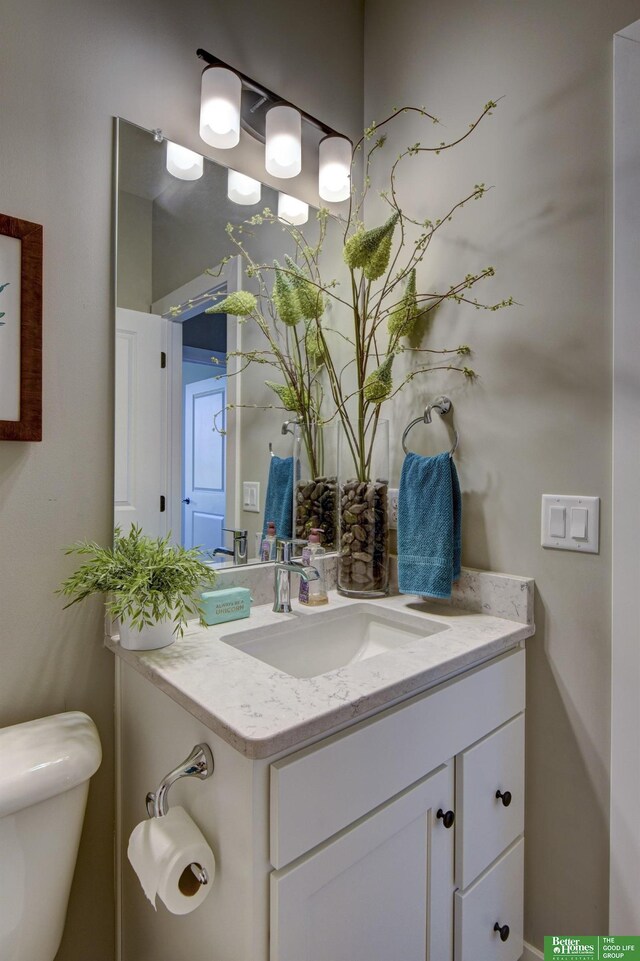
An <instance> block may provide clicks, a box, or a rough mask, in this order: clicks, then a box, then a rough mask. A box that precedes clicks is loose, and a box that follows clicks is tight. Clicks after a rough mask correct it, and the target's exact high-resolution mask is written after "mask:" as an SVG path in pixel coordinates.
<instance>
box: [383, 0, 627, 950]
mask: <svg viewBox="0 0 640 961" xmlns="http://www.w3.org/2000/svg"><path fill="white" fill-rule="evenodd" d="M638 16H640V3H638V0H611V2H609V3H602V2H601V0H562V2H560V3H559V2H558V0H529V2H527V3H522V2H520V3H513V2H512V0H485V2H483V3H475V2H471V0H428V2H426V3H425V2H423V0H405V2H404V3H403V4H395V5H389V4H388V3H384V2H382V0H367V6H366V39H365V57H366V71H365V91H366V98H365V122H369V121H370V120H371V119H373V118H376V119H377V120H381V119H382V118H383V117H384V116H385V115H386V114H387V112H388V111H389V110H390V108H391V107H392V106H393V105H395V104H402V103H405V102H408V103H413V104H422V103H424V104H426V105H427V107H428V108H429V109H431V110H432V111H433V112H434V113H435V114H436V115H437V116H439V117H440V118H441V119H442V120H443V122H444V123H446V125H447V126H446V128H444V129H443V128H433V127H429V126H427V127H426V129H424V128H419V125H418V124H417V123H416V122H415V120H413V119H411V118H406V122H405V123H404V136H403V137H399V138H395V137H394V138H393V142H392V143H391V144H390V145H389V148H388V151H387V152H388V154H389V155H391V156H393V155H394V154H395V153H397V150H398V149H399V148H400V147H401V146H402V145H403V143H406V144H410V143H414V142H415V141H416V140H422V141H423V142H425V143H426V142H429V141H430V142H434V140H435V142H439V141H440V140H444V139H448V138H450V137H452V135H454V134H456V133H458V132H460V133H462V132H464V130H465V129H466V125H467V124H468V123H469V122H470V121H471V120H473V118H474V115H475V114H476V113H477V112H479V110H480V109H481V108H482V106H483V104H484V103H485V102H486V101H488V100H489V99H491V98H493V99H496V98H498V97H500V96H502V95H503V94H506V97H505V99H504V100H503V101H502V102H501V103H500V104H499V107H498V110H497V111H496V114H495V116H494V117H492V118H490V119H489V120H488V121H487V122H486V125H484V124H483V127H482V129H481V130H479V131H478V133H477V135H476V136H475V137H474V138H473V140H471V141H469V142H467V143H466V144H465V145H463V146H462V147H460V148H459V150H458V151H457V152H455V153H451V154H449V153H445V154H441V155H440V156H439V157H433V158H431V159H430V160H428V161H426V162H423V161H421V160H415V161H409V162H408V163H407V166H406V168H404V169H405V172H404V173H403V174H401V176H400V178H399V184H400V202H401V204H405V205H406V206H407V207H410V206H412V205H415V206H414V209H416V208H417V209H418V210H419V211H421V212H422V216H423V217H424V216H430V217H432V218H435V217H436V216H439V215H440V212H441V210H442V206H443V205H444V204H446V202H447V201H448V200H450V199H455V197H456V195H459V196H462V194H461V191H463V190H464V189H465V188H467V187H469V188H472V187H473V185H474V184H475V183H478V182H482V181H484V182H485V183H487V184H495V185H496V189H495V190H493V191H491V193H490V194H488V195H487V196H486V198H485V199H484V200H482V201H481V202H479V203H474V204H472V205H470V206H469V207H468V208H466V209H465V210H464V211H462V213H461V215H460V216H459V217H456V219H455V221H454V222H453V223H451V224H449V225H448V232H447V233H446V239H445V240H443V241H442V242H440V243H438V244H436V245H434V249H433V256H431V255H430V259H429V267H428V268H426V269H425V270H424V271H423V273H422V281H423V285H425V286H426V285H431V284H434V285H437V284H440V285H444V284H445V283H447V284H448V283H452V282H453V281H454V280H456V279H458V278H459V277H460V276H461V275H462V276H464V274H465V273H466V272H467V270H469V271H472V270H474V269H476V268H478V267H481V266H486V265H489V264H494V265H495V266H496V267H497V268H498V269H499V273H498V276H497V278H496V280H495V282H492V284H491V286H490V287H488V288H487V294H488V296H490V297H500V296H502V295H503V294H512V295H513V296H514V297H515V298H516V300H517V301H519V303H520V304H521V306H519V307H517V308H514V309H512V310H511V311H508V312H507V311H502V312H496V313H486V314H485V313H477V312H475V311H473V310H471V312H469V311H465V310H464V309H463V308H455V309H449V308H447V309H445V310H443V311H442V312H441V314H440V315H439V317H438V318H437V320H436V322H435V324H434V327H433V343H434V345H436V346H437V345H440V346H443V345H444V344H445V343H447V342H451V341H453V342H454V343H459V342H462V343H464V342H468V343H470V344H472V345H473V346H474V347H475V348H476V355H475V357H474V358H473V366H475V367H476V369H477V370H478V371H479V373H480V375H481V376H480V380H479V381H478V383H477V384H476V385H473V386H469V387H466V388H464V389H461V388H458V387H455V381H453V380H452V379H451V378H449V379H447V381H446V384H447V386H448V387H452V389H453V399H454V403H455V418H456V423H457V425H458V428H459V430H460V434H461V443H460V456H459V468H460V474H461V481H462V487H463V490H464V492H465V494H464V510H465V520H464V552H463V560H464V562H465V563H466V564H467V565H471V566H477V567H482V568H491V569H493V570H499V571H500V570H502V571H509V572H513V573H519V574H525V575H530V576H533V577H535V579H536V584H537V589H538V600H537V608H536V622H537V626H538V631H537V636H536V638H535V639H534V640H532V641H530V642H529V644H528V712H527V816H526V831H527V855H526V909H525V916H526V921H525V934H526V938H527V939H528V940H529V941H530V942H533V943H534V944H536V945H538V946H541V944H542V938H543V935H544V934H553V933H567V932H571V931H573V932H581V933H584V934H587V933H593V934H597V933H600V934H602V933H604V932H606V930H607V913H608V912H607V904H608V804H609V783H608V772H609V719H610V703H609V700H610V698H609V683H610V578H611V561H610V508H611V505H610V473H611V461H610V446H611V401H610V398H611V374H610V369H611V196H610V194H611V189H610V185H611V113H612V103H611V76H612V35H613V33H614V32H615V31H617V30H619V29H621V28H622V27H623V26H625V25H626V24H628V23H630V22H632V21H634V20H636V19H637V18H638ZM369 215H370V217H371V218H373V219H375V218H376V216H380V214H379V212H378V210H377V209H376V208H375V205H374V204H372V205H370V207H369ZM444 383H445V382H444V381H442V380H441V381H437V380H435V379H434V380H433V381H432V382H431V383H423V384H422V386H420V385H419V384H418V382H414V387H415V392H414V394H413V397H412V398H411V405H412V410H411V413H412V415H413V416H415V414H416V412H417V411H419V410H420V409H421V405H422V404H423V403H424V399H423V398H424V397H430V396H432V395H433V394H434V393H437V389H438V388H440V387H442V386H444ZM418 392H419V399H418ZM404 404H405V405H406V400H405V401H404ZM408 413H409V412H408V410H407V409H403V405H402V403H401V404H399V405H398V409H397V411H396V420H397V424H398V427H401V426H402V422H403V420H404V418H405V417H406V416H408ZM433 436H434V440H433V442H434V443H435V434H434V435H433ZM424 443H425V444H427V443H429V438H428V437H426V433H425V439H424ZM432 450H433V448H432ZM543 492H544V493H554V492H559V493H571V494H575V493H584V494H596V495H600V496H601V497H602V498H603V500H602V515H601V516H602V521H601V550H600V555H599V556H586V555H585V556H581V555H579V554H576V553H565V552H555V551H545V550H543V549H542V548H541V547H540V497H541V494H542V493H543Z"/></svg>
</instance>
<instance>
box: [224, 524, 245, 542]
mask: <svg viewBox="0 0 640 961" xmlns="http://www.w3.org/2000/svg"><path fill="white" fill-rule="evenodd" d="M222 530H223V531H226V533H227V534H233V539H234V541H241V540H243V538H245V537H246V536H247V534H248V531H243V530H236V528H234V527H223V528H222Z"/></svg>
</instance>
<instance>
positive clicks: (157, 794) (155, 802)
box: [146, 744, 214, 818]
mask: <svg viewBox="0 0 640 961" xmlns="http://www.w3.org/2000/svg"><path fill="white" fill-rule="evenodd" d="M213 768H214V762H213V752H212V750H211V748H210V747H209V745H208V744H196V746H195V747H194V749H193V751H192V752H191V754H190V755H189V757H187V758H185V760H184V761H183V762H182V764H179V765H178V766H177V767H175V768H174V769H173V771H169V773H168V774H167V775H166V777H163V779H162V780H161V781H160V784H159V785H158V787H157V788H156V790H155V791H149V793H148V794H147V800H146V804H147V814H148V815H149V817H150V818H163V817H165V815H166V814H167V811H168V810H169V788H170V787H171V785H172V784H175V782H176V781H179V780H180V778H182V777H197V778H199V779H200V780H201V781H205V780H206V779H207V778H208V777H211V775H212V774H213Z"/></svg>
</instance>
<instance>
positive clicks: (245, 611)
mask: <svg viewBox="0 0 640 961" xmlns="http://www.w3.org/2000/svg"><path fill="white" fill-rule="evenodd" d="M200 598H201V600H200V603H201V606H202V612H203V613H202V616H203V618H204V622H205V624H209V625H212V624H224V623H225V622H226V621H236V620H239V618H241V617H249V614H250V613H251V591H250V590H249V588H247V587H225V588H222V589H221V590H219V591H204V592H203V593H202V594H201V595H200Z"/></svg>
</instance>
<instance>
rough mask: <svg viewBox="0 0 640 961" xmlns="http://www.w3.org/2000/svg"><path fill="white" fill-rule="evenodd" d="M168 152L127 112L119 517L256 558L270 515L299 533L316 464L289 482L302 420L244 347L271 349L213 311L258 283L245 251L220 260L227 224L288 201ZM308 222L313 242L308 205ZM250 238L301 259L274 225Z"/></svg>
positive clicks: (237, 556)
mask: <svg viewBox="0 0 640 961" xmlns="http://www.w3.org/2000/svg"><path fill="white" fill-rule="evenodd" d="M167 148H168V144H167V142H166V141H164V142H158V141H157V139H155V138H154V136H153V133H151V132H149V131H146V130H143V129H141V128H139V127H136V126H134V125H133V124H130V123H127V122H126V121H123V120H119V121H118V162H117V237H116V401H115V406H116V430H115V435H116V451H115V518H116V523H117V524H119V525H120V526H121V527H122V528H123V529H126V528H128V527H129V525H130V524H131V523H134V522H135V523H137V524H139V525H140V526H141V527H142V528H143V529H144V530H145V532H147V533H149V534H151V535H152V536H157V535H161V534H166V533H168V532H171V534H172V537H173V538H174V540H176V542H179V543H182V544H184V545H185V546H187V547H192V546H197V547H200V549H201V550H202V552H203V554H204V555H205V556H206V557H207V558H208V559H210V560H211V561H212V563H246V562H247V561H248V562H252V561H255V560H259V559H260V558H261V556H267V554H268V556H271V546H272V545H271V542H269V544H268V545H267V546H268V547H269V551H268V552H265V549H264V535H265V533H267V524H268V522H269V521H274V523H275V526H276V536H278V537H282V536H289V537H290V536H294V537H295V536H296V534H297V533H298V534H299V533H300V531H301V530H302V529H303V527H304V523H305V522H304V520H303V521H300V518H298V519H297V520H298V521H299V523H298V524H297V523H296V519H294V514H293V506H292V505H293V504H294V502H295V498H296V495H297V496H298V500H299V501H301V491H303V490H305V489H307V488H309V482H308V478H306V477H305V471H306V472H307V473H309V468H306V467H304V466H301V467H300V468H299V469H298V478H297V481H296V483H295V484H294V471H293V454H294V443H295V438H294V436H293V434H294V431H293V427H292V425H291V423H290V422H291V421H292V418H293V419H294V420H295V417H294V415H292V414H290V413H287V412H286V411H285V410H283V409H282V406H281V405H279V406H278V407H276V406H274V395H273V393H272V392H271V391H270V390H269V388H268V387H267V386H266V385H265V380H269V374H267V375H266V376H265V373H264V370H267V371H269V368H268V367H267V368H264V369H263V367H262V366H261V365H260V364H257V363H251V364H249V365H247V364H246V362H245V361H244V358H242V357H240V356H239V353H238V352H239V351H243V352H245V354H246V352H247V351H261V350H264V348H265V343H264V341H263V340H261V337H262V334H261V332H260V331H259V330H256V329H255V325H251V324H249V323H247V324H242V323H238V322H237V321H236V319H235V318H234V317H231V316H230V315H229V316H227V315H226V314H224V313H222V314H221V313H207V311H210V310H211V309H212V308H214V309H215V307H216V305H218V304H220V303H221V301H222V300H223V299H224V298H225V297H227V296H228V295H229V294H232V293H234V292H236V291H238V290H251V289H253V287H252V284H253V285H255V283H256V281H255V280H253V279H252V278H251V277H247V274H246V271H245V270H244V269H243V266H242V265H241V263H240V258H239V257H237V256H232V257H231V258H230V259H229V260H228V261H227V262H226V263H225V264H224V265H223V266H222V267H218V268H216V269H213V268H214V267H215V265H219V264H220V262H221V260H222V259H223V258H224V257H226V256H228V255H229V254H230V253H231V254H232V253H233V252H234V250H233V246H232V244H231V243H230V239H229V234H228V232H227V225H228V224H233V225H236V226H238V225H240V224H242V223H245V222H246V221H247V219H248V218H251V217H252V216H253V215H255V214H258V213H260V212H261V211H262V210H263V209H264V208H269V209H270V210H271V211H277V210H278V209H279V206H278V205H279V202H280V205H281V209H283V207H282V200H281V198H280V197H279V195H278V192H277V191H276V190H274V189H272V188H270V187H267V186H265V185H260V184H257V182H256V181H250V178H244V181H245V182H246V181H249V183H248V184H247V183H245V182H243V178H242V177H239V178H238V177H234V178H233V183H230V182H229V178H228V174H229V171H228V170H227V168H225V167H222V166H220V165H219V164H217V163H214V162H213V161H211V160H208V159H206V158H205V160H204V165H203V171H202V175H201V176H199V178H198V179H189V180H187V179H178V178H177V177H176V176H172V175H171V174H170V173H169V172H168V171H167ZM229 188H232V189H229ZM257 194H259V197H258V200H257V201H256V196H257ZM229 195H232V196H234V197H235V198H236V201H235V202H234V201H232V200H230V199H229ZM287 199H288V200H290V199H291V198H287ZM238 201H241V202H238ZM330 228H332V229H336V230H337V226H336V225H333V224H330ZM304 231H305V239H308V242H309V243H311V244H313V243H315V242H316V239H317V235H318V231H319V227H318V223H317V220H316V218H315V211H313V210H312V211H310V216H309V222H308V223H307V224H306V225H305V227H304ZM243 244H244V245H245V246H246V248H247V249H248V250H249V252H250V255H251V256H252V257H253V258H254V259H255V260H256V261H257V262H259V263H260V262H268V263H273V261H274V260H278V261H280V262H281V263H282V262H284V258H285V256H286V255H291V256H294V255H295V245H294V243H293V240H292V238H291V236H290V234H289V232H287V231H286V230H284V229H283V228H282V227H281V226H279V225H278V223H277V222H276V223H275V224H271V225H270V229H269V230H268V231H266V232H265V231H263V232H261V231H255V233H254V232H252V231H247V232H246V233H245V234H243ZM274 379H276V378H275V377H274ZM275 403H276V404H278V401H277V400H276V401H275ZM287 421H288V422H289V423H288V426H287V427H285V428H284V429H283V423H284V422H287ZM327 433H330V432H327ZM300 446H301V445H300V442H299V440H298V447H299V448H300ZM325 446H326V443H325ZM302 448H303V449H304V444H303V445H302ZM301 461H302V462H304V457H301ZM300 471H302V474H301V473H300ZM317 473H318V471H317V469H316V471H315V473H314V472H311V476H312V477H313V476H317ZM303 481H306V483H303ZM294 487H296V490H295V491H294ZM316 487H317V485H314V490H315V489H316ZM311 493H313V491H311V490H310V489H307V495H309V496H310V494H311ZM321 493H325V492H324V490H323V491H322V492H321ZM325 500H326V498H325ZM307 501H308V496H307V500H305V501H304V510H307V508H308V506H309V505H308V503H307ZM301 502H302V501H301ZM265 508H266V511H265ZM311 514H313V512H311ZM311 514H310V517H309V518H307V522H308V521H309V520H310V519H311ZM314 516H315V515H314ZM307 526H309V523H307ZM311 526H312V525H311ZM296 528H297V529H296Z"/></svg>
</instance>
